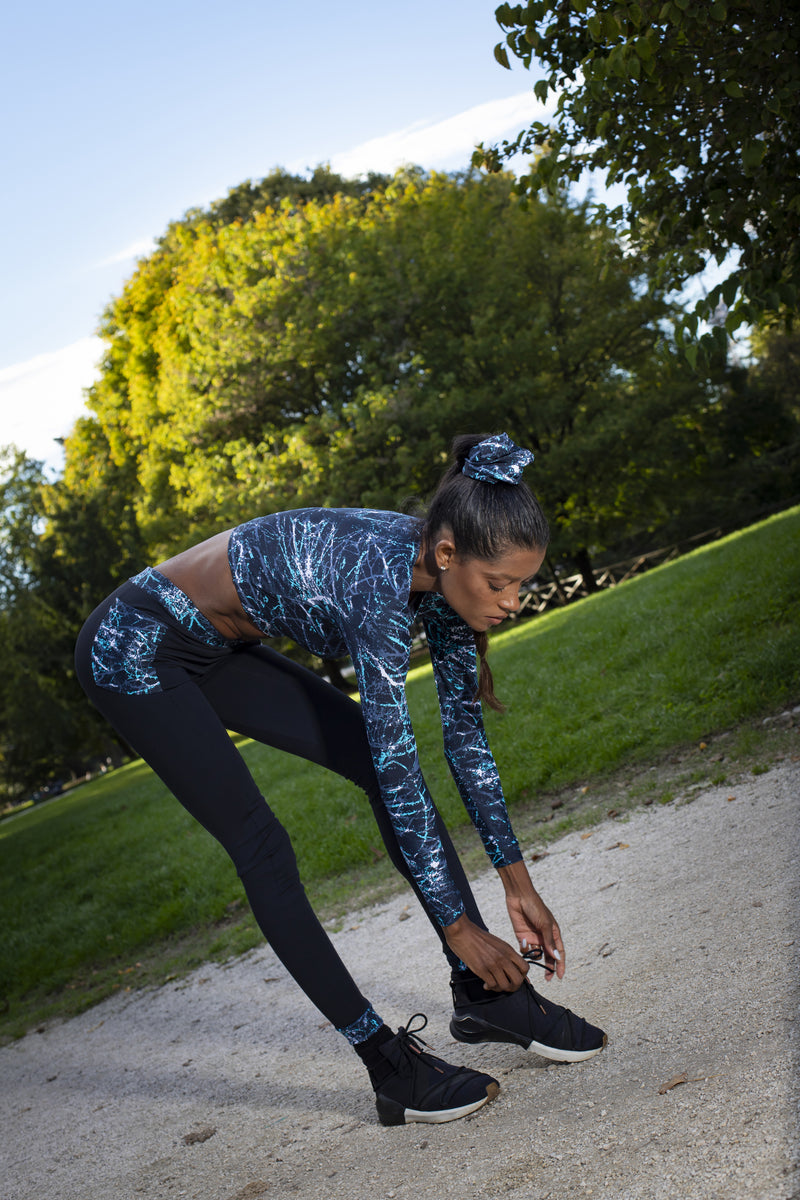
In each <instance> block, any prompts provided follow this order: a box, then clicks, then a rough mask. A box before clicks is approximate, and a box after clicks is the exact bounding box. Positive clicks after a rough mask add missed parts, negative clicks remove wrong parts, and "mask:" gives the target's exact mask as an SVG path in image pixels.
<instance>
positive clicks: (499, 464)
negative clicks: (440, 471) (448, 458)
mask: <svg viewBox="0 0 800 1200" xmlns="http://www.w3.org/2000/svg"><path fill="white" fill-rule="evenodd" d="M532 462H533V453H532V451H530V450H523V449H522V448H521V447H520V446H517V445H515V444H514V442H512V440H511V438H510V437H509V436H508V434H507V433H496V434H494V435H493V436H492V437H488V438H484V440H483V441H482V442H478V444H477V445H475V446H473V447H472V449H471V450H470V452H469V454H468V455H467V457H466V459H465V460H464V465H463V467H462V468H461V470H462V471H463V473H464V474H465V475H469V476H470V478H471V479H477V480H478V482H479V483H519V477H520V475H521V474H522V472H523V470H524V468H525V467H527V465H528V463H532Z"/></svg>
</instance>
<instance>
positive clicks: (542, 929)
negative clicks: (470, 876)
mask: <svg viewBox="0 0 800 1200" xmlns="http://www.w3.org/2000/svg"><path fill="white" fill-rule="evenodd" d="M498 874H499V875H500V878H501V880H502V881H503V887H504V888H505V891H506V908H507V909H508V915H509V917H510V918H511V924H512V926H513V929H514V933H515V934H516V937H517V940H518V941H519V944H520V946H522V947H523V948H524V949H531V948H533V947H536V946H541V947H542V950H543V951H544V961H545V965H546V967H547V972H546V974H545V979H552V978H553V974H554V973H555V974H556V976H557V977H558V978H559V979H563V978H564V972H565V971H566V968H567V956H566V951H565V950H564V943H563V941H562V940H561V930H560V929H559V927H558V922H557V921H556V919H555V917H554V916H553V914H552V913H551V912H550V909H549V908H548V907H547V905H546V904H545V902H544V901H543V900H542V898H541V896H540V895H539V893H538V892H537V891H536V889H535V888H534V886H533V884H532V883H531V880H530V876H529V875H528V871H527V868H526V866H525V864H524V863H523V862H517V863H512V864H511V865H510V866H507V867H499V868H498Z"/></svg>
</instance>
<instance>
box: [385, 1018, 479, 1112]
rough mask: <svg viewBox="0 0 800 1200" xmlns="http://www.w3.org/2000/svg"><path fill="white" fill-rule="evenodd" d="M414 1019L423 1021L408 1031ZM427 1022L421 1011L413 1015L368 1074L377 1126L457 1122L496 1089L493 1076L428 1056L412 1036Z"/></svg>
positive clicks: (387, 1044) (420, 1042)
mask: <svg viewBox="0 0 800 1200" xmlns="http://www.w3.org/2000/svg"><path fill="white" fill-rule="evenodd" d="M417 1017H421V1018H422V1024H421V1025H419V1026H418V1027H417V1029H416V1030H413V1031H412V1029H411V1023H412V1021H416V1019H417ZM427 1024H428V1018H427V1017H426V1016H424V1015H423V1013H415V1014H414V1016H413V1017H412V1018H411V1020H410V1021H409V1022H408V1024H407V1025H406V1026H402V1025H401V1027H400V1029H399V1031H398V1032H397V1034H396V1035H395V1036H394V1037H393V1038H391V1039H390V1040H389V1041H387V1042H384V1043H383V1045H382V1046H381V1047H380V1053H381V1054H382V1055H383V1057H384V1059H385V1064H382V1065H381V1066H380V1067H377V1068H375V1069H374V1070H373V1071H370V1076H371V1077H372V1082H373V1086H374V1088H375V1104H376V1106H377V1109H378V1118H379V1120H380V1123H381V1125H408V1124H410V1123H411V1122H412V1121H424V1122H427V1123H428V1124H432V1125H440V1124H442V1123H443V1122H445V1121H455V1120H457V1119H458V1118H459V1117H466V1116H467V1114H468V1113H471V1112H475V1110H476V1109H477V1108H480V1107H481V1106H482V1105H484V1104H486V1103H487V1102H488V1101H489V1100H493V1099H494V1097H495V1096H496V1095H497V1093H498V1092H499V1091H500V1084H499V1083H498V1082H497V1080H495V1079H492V1077H491V1075H483V1074H481V1072H480V1071H471V1070H470V1069H469V1067H452V1066H451V1065H450V1063H446V1062H443V1061H442V1059H441V1058H435V1057H434V1056H433V1055H432V1054H428V1053H427V1051H425V1050H424V1049H423V1046H425V1042H423V1041H422V1039H421V1038H418V1037H416V1036H415V1035H416V1034H417V1033H419V1032H421V1030H423V1029H424V1028H425V1026H426V1025H427Z"/></svg>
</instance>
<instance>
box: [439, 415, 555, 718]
mask: <svg viewBox="0 0 800 1200" xmlns="http://www.w3.org/2000/svg"><path fill="white" fill-rule="evenodd" d="M453 458H454V460H455V461H454V462H453V464H452V466H451V467H450V468H449V469H448V470H447V471H446V473H445V475H444V476H443V478H442V480H441V483H440V484H439V487H438V488H437V490H436V494H435V495H434V497H433V500H432V501H431V505H430V509H429V512H428V519H427V521H426V523H425V534H424V546H425V566H426V569H427V570H428V572H429V573H430V575H432V576H433V577H434V578H435V579H436V581H437V583H436V586H437V590H438V591H440V592H441V594H442V596H443V597H444V599H445V600H446V601H447V603H448V604H449V605H450V607H451V608H452V609H454V611H455V612H457V613H458V614H459V616H461V617H462V618H463V619H464V620H465V621H466V623H467V624H468V625H469V626H470V627H471V628H472V630H473V631H474V633H475V644H476V647H477V650H478V654H479V656H480V675H479V681H478V693H477V696H476V699H477V698H480V699H482V700H486V701H487V703H488V704H490V705H491V707H492V708H496V709H499V710H501V711H502V707H503V706H502V704H500V702H499V701H498V700H497V697H496V696H495V694H494V685H493V682H492V673H491V671H490V669H489V665H488V663H487V662H486V652H487V649H488V639H487V630H489V629H490V628H492V626H494V625H499V624H500V622H501V621H502V620H504V618H505V617H507V616H509V615H510V614H511V613H513V612H515V611H516V610H517V609H518V608H519V589H520V585H521V584H522V582H523V581H524V580H525V579H529V578H530V577H531V576H533V575H535V574H536V572H537V571H538V570H539V567H540V566H541V563H542V560H543V558H544V554H545V549H546V547H547V543H548V541H549V537H550V531H549V529H548V526H547V521H546V519H545V516H544V514H543V512H542V510H541V508H540V507H539V503H538V501H537V500H536V497H535V496H534V495H533V493H532V492H531V490H530V488H529V487H528V486H527V485H526V484H524V483H522V482H519V478H520V475H521V474H522V470H523V468H524V467H525V466H527V464H528V463H529V462H531V461H532V460H533V455H532V454H531V453H530V451H528V450H522V449H520V447H519V446H515V445H514V443H513V442H512V441H511V439H510V438H508V437H507V436H506V434H504V433H502V434H494V435H470V434H465V435H463V436H462V437H458V438H456V439H455V441H454V442H453Z"/></svg>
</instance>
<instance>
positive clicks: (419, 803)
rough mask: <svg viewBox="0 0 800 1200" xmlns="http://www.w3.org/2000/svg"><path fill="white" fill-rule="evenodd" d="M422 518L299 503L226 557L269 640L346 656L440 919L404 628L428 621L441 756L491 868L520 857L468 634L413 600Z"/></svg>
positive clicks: (442, 874) (451, 893)
mask: <svg viewBox="0 0 800 1200" xmlns="http://www.w3.org/2000/svg"><path fill="white" fill-rule="evenodd" d="M421 532H422V523H421V522H420V521H418V520H416V519H414V518H411V517H406V516H402V515H401V514H398V513H391V512H380V511H376V510H370V509H299V510H297V511H295V512H286V513H276V514H273V515H271V516H267V517H259V518H256V520H254V521H249V522H247V524H245V525H241V526H239V527H238V528H237V529H235V530H234V531H233V533H232V535H231V540H230V545H229V549H228V557H229V561H230V565H231V570H232V573H233V579H234V582H235V584H236V587H237V590H238V593H239V597H240V600H241V603H242V606H243V608H244V611H245V613H246V614H247V616H248V617H249V618H250V620H251V621H252V622H253V623H254V624H255V626H256V627H257V628H258V629H260V630H261V631H262V632H263V633H264V635H265V636H273V635H279V636H284V637H290V638H292V639H293V640H294V641H296V642H298V643H299V644H300V645H301V646H305V647H306V648H307V649H308V650H310V651H311V652H312V653H313V654H317V655H319V656H321V657H323V658H335V657H339V656H341V655H344V654H349V655H350V657H351V659H352V662H353V666H354V668H355V673H356V680H357V683H358V689H359V693H360V696H361V705H362V710H363V714H364V721H365V724H366V729H367V736H368V738H369V744H370V747H371V750H372V756H373V761H374V763H375V769H376V772H377V775H378V779H379V782H380V786H381V796H382V798H383V801H384V804H385V805H386V808H387V811H388V813H389V816H390V819H391V821H392V824H393V826H394V829H395V832H396V834H397V837H398V840H399V842H400V846H401V848H402V851H403V854H404V856H405V858H406V861H407V862H408V864H409V867H410V869H411V871H412V873H413V875H414V878H415V880H416V881H417V883H418V885H419V887H420V889H421V891H422V893H423V895H424V896H425V899H426V902H427V903H428V905H429V907H430V911H431V912H432V913H433V914H434V915H435V917H436V919H437V920H438V921H439V923H440V924H441V925H449V924H451V923H452V922H453V921H455V920H456V918H457V917H459V916H460V915H461V913H462V912H463V911H464V910H463V903H462V901H461V896H460V894H459V892H458V890H457V888H456V887H455V884H454V883H453V880H452V878H451V876H450V872H449V871H448V869H447V866H446V863H445V859H444V853H443V850H442V846H441V843H440V841H439V837H438V835H437V833H436V828H435V815H434V809H433V805H432V802H431V798H430V794H429V792H428V789H427V787H426V785H425V781H424V779H423V777H422V772H421V770H420V765H419V758H418V755H417V747H416V742H415V739H414V732H413V729H412V726H411V719H410V716H409V712H408V706H407V703H406V696H405V680H406V675H407V672H408V665H409V658H410V653H411V625H412V623H413V621H414V619H415V616H416V615H419V616H420V617H421V618H422V620H423V622H424V624H425V627H426V630H427V633H428V637H429V641H430V649H431V657H432V660H433V665H434V672H435V677H436V686H437V690H438V696H439V703H440V706H441V710H442V723H443V729H444V738H445V752H446V755H447V760H448V763H449V765H450V768H451V771H452V773H453V776H454V778H455V781H456V784H457V786H458V789H459V792H460V794H461V796H462V799H463V800H464V803H465V805H466V807H467V810H468V812H469V814H470V817H471V819H472V821H473V823H474V824H475V827H476V829H477V830H478V833H479V834H480V836H481V838H482V840H483V843H484V846H485V847H486V851H487V853H488V854H489V856H490V858H491V860H492V862H493V863H494V864H495V865H496V866H501V865H504V864H507V863H511V862H516V861H518V860H519V859H520V858H521V857H522V855H521V853H520V850H519V845H518V843H517V840H516V838H515V837H514V833H513V831H512V829H511V825H510V822H509V819H508V812H507V809H506V805H505V801H504V799H503V793H502V788H501V785H500V779H499V776H498V773H497V768H496V766H495V763H494V759H493V758H492V755H491V751H490V750H489V746H488V742H487V740H486V734H485V732H484V728H483V721H482V718H481V711H480V704H479V702H477V701H475V700H474V695H475V690H476V687H477V672H476V663H475V642H474V636H473V633H472V631H471V630H470V628H469V627H468V626H467V625H466V623H465V622H464V621H463V620H462V619H461V618H460V617H459V616H458V615H457V614H456V613H455V612H454V611H453V610H452V609H451V608H450V607H449V606H448V605H447V603H446V602H445V601H444V600H443V598H442V597H441V596H439V595H437V594H434V593H428V594H426V595H424V596H423V598H422V602H421V604H420V607H419V610H418V613H417V614H414V613H412V612H411V609H410V607H409V592H410V588H411V580H412V570H413V566H414V561H415V559H416V557H417V554H418V552H419V544H420V538H421Z"/></svg>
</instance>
